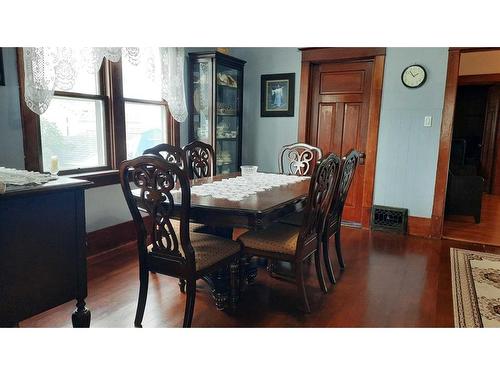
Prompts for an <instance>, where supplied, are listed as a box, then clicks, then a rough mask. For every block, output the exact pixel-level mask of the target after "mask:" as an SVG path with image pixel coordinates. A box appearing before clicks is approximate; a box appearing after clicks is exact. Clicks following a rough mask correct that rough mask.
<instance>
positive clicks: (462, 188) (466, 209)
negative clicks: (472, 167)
mask: <svg viewBox="0 0 500 375" xmlns="http://www.w3.org/2000/svg"><path fill="white" fill-rule="evenodd" d="M467 172H468V170H467V168H456V167H455V168H453V167H450V171H449V173H448V189H447V191H446V214H447V215H467V216H469V215H470V216H474V220H475V221H476V224H477V223H479V222H480V221H481V203H482V198H483V189H484V178H483V177H481V176H476V175H473V174H469V173H467Z"/></svg>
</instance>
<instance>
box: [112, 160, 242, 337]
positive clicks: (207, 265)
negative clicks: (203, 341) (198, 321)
mask: <svg viewBox="0 0 500 375" xmlns="http://www.w3.org/2000/svg"><path fill="white" fill-rule="evenodd" d="M120 182H121V187H122V190H123V193H124V195H125V199H126V201H127V205H128V208H129V210H130V213H131V214H132V218H133V221H134V224H135V228H136V233H137V250H138V255H139V281H140V288H139V299H138V304H137V311H136V315H135V320H134V325H135V326H136V327H141V324H142V318H143V316H144V309H145V306H146V298H147V292H148V281H149V273H150V272H154V273H159V274H163V275H167V276H172V277H176V278H179V279H181V280H185V281H186V286H187V288H186V309H185V312H184V323H183V326H184V327H190V326H191V321H192V318H193V311H194V302H195V297H196V280H197V279H200V278H202V277H204V276H206V275H208V274H210V273H212V272H214V271H216V270H218V269H220V268H221V267H225V266H228V265H230V264H232V265H237V264H238V262H239V258H240V256H239V253H240V244H239V243H237V242H235V241H231V240H228V239H224V238H220V237H216V236H212V235H207V234H201V233H193V232H190V230H189V212H190V207H191V189H190V183H189V179H188V177H187V174H186V172H185V171H183V170H182V169H181V168H179V166H178V165H176V164H175V163H169V162H167V161H165V159H163V158H161V157H158V156H155V155H144V156H140V157H137V158H135V159H132V160H126V161H124V162H122V163H121V165H120ZM131 185H132V186H134V192H133V191H132V188H131ZM177 188H178V190H176V189H177ZM174 190H175V191H174ZM174 195H175V196H177V199H176V200H178V199H179V198H180V199H181V204H180V207H179V214H180V220H179V228H178V229H176V228H175V227H174V225H172V221H171V219H172V213H173V208H174ZM139 207H141V210H142V211H145V212H147V214H148V215H149V216H150V217H151V218H152V228H151V234H150V244H149V245H148V241H147V236H148V231H147V230H146V224H145V221H144V218H143V216H142V215H141V213H140V211H139ZM236 267H237V266H236ZM233 268H234V267H232V268H231V269H233ZM231 277H232V278H235V277H239V276H238V275H237V274H235V273H234V272H231Z"/></svg>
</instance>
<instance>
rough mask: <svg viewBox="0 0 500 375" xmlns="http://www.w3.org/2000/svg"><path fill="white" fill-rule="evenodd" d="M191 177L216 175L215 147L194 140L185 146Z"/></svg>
mask: <svg viewBox="0 0 500 375" xmlns="http://www.w3.org/2000/svg"><path fill="white" fill-rule="evenodd" d="M183 150H184V152H185V155H186V160H187V166H188V171H189V177H190V178H192V179H193V178H202V177H212V176H214V175H215V155H214V149H213V147H212V146H211V145H209V144H208V143H203V142H200V141H193V142H191V143H189V144H187V145H186V146H184V148H183Z"/></svg>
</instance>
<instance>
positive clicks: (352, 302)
mask: <svg viewBox="0 0 500 375" xmlns="http://www.w3.org/2000/svg"><path fill="white" fill-rule="evenodd" d="M342 235H343V238H342V243H343V252H344V259H345V261H346V270H345V271H344V272H343V273H340V271H339V269H338V265H337V264H336V265H335V267H336V268H335V270H336V275H338V281H337V284H336V285H335V286H333V287H331V288H330V290H329V292H328V294H327V295H325V294H323V293H322V292H321V290H320V288H319V285H318V283H317V280H316V276H315V272H314V262H311V263H310V264H309V267H308V269H307V272H308V277H307V280H308V293H309V296H310V303H311V309H312V313H311V314H303V313H301V312H300V311H299V310H298V309H297V308H296V306H297V303H298V300H297V297H296V290H295V286H294V285H293V284H291V283H288V282H285V281H282V280H278V279H274V278H271V277H270V276H269V275H268V273H267V272H266V271H265V270H263V269H259V274H258V276H257V280H256V283H255V284H254V285H252V286H250V287H249V288H248V289H247V290H246V291H245V293H244V294H243V295H242V296H241V300H240V304H239V305H238V309H237V311H236V312H234V313H232V312H225V311H217V310H216V308H215V305H214V303H213V301H212V298H211V296H210V294H209V290H208V287H207V285H206V284H205V283H204V282H202V281H199V282H198V294H197V298H196V304H195V312H194V318H193V327H452V326H453V303H452V298H451V271H450V257H449V248H450V246H455V247H462V248H464V247H465V248H468V249H472V250H478V251H491V252H496V253H500V249H498V248H492V247H484V246H478V245H466V244H463V243H456V242H453V241H447V240H444V241H441V240H431V239H424V238H419V237H410V236H403V235H396V234H388V233H383V232H369V231H367V230H362V229H352V228H343V229H342ZM332 259H336V258H335V257H334V254H332ZM89 263H90V264H89V297H88V299H87V304H88V306H89V308H90V309H91V311H92V322H91V327H132V326H133V320H134V314H135V308H136V303H137V295H138V266H137V260H136V250H135V248H134V246H133V244H129V245H126V246H124V247H122V248H120V249H119V250H117V251H115V252H112V253H108V254H106V255H105V256H102V257H100V258H97V259H94V260H92V261H91V262H89ZM184 303H185V296H184V295H183V294H181V293H180V292H179V289H178V286H177V280H176V279H173V278H170V277H166V276H162V275H152V276H151V278H150V286H149V294H148V301H147V306H146V312H145V316H144V321H143V326H144V327H181V326H182V319H183V314H184ZM73 308H74V303H73V302H71V303H67V304H64V305H61V306H59V307H56V308H54V309H52V310H49V311H47V312H45V313H42V314H40V315H37V316H35V317H32V318H30V319H28V320H25V321H23V322H21V324H20V325H21V327H70V326H71V322H70V315H71V312H72V310H73Z"/></svg>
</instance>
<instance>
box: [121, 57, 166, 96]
mask: <svg viewBox="0 0 500 375" xmlns="http://www.w3.org/2000/svg"><path fill="white" fill-rule="evenodd" d="M140 51H141V52H140V53H141V56H140V58H139V61H140V62H139V64H137V65H134V64H131V63H130V62H129V60H128V59H127V58H126V57H124V58H123V59H122V79H123V96H124V97H125V98H131V99H146V100H161V64H160V53H159V51H158V48H141V49H140Z"/></svg>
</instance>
